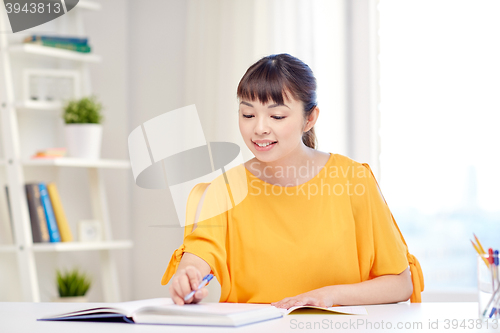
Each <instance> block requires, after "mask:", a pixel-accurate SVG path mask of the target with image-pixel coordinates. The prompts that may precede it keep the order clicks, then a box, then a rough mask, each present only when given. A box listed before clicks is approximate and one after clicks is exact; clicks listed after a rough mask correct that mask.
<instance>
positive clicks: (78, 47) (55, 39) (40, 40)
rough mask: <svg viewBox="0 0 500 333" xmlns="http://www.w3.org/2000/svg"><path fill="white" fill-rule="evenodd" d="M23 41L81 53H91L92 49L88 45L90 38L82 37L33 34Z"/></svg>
mask: <svg viewBox="0 0 500 333" xmlns="http://www.w3.org/2000/svg"><path fill="white" fill-rule="evenodd" d="M23 43H26V44H35V45H42V46H47V47H54V48H58V49H64V50H70V51H76V52H81V53H89V52H90V51H91V50H92V49H91V47H90V46H89V45H88V39H87V38H80V37H63V36H48V35H32V36H28V37H26V38H25V39H24V40H23Z"/></svg>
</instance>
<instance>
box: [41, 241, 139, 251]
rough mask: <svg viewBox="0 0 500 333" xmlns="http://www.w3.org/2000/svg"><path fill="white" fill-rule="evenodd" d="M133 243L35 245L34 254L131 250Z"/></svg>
mask: <svg viewBox="0 0 500 333" xmlns="http://www.w3.org/2000/svg"><path fill="white" fill-rule="evenodd" d="M132 246H133V242H132V241H129V240H119V241H110V242H63V243H35V244H33V247H32V249H33V251H34V252H69V251H97V250H120V249H130V248H132Z"/></svg>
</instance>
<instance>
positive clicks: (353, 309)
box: [279, 305, 368, 315]
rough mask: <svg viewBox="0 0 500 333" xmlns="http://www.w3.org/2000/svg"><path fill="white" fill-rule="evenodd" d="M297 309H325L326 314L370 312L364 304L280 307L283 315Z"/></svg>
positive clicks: (364, 313) (362, 313) (361, 313)
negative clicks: (324, 306)
mask: <svg viewBox="0 0 500 333" xmlns="http://www.w3.org/2000/svg"><path fill="white" fill-rule="evenodd" d="M297 309H318V310H322V311H324V312H325V313H324V314H328V312H332V313H340V314H351V315H366V314H368V312H366V308H365V307H363V306H332V307H329V308H322V307H319V306H313V305H301V306H293V307H291V308H289V309H279V310H280V311H281V312H282V313H283V315H288V314H290V313H291V312H293V311H295V310H297Z"/></svg>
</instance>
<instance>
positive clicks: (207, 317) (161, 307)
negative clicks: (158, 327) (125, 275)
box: [38, 298, 366, 326]
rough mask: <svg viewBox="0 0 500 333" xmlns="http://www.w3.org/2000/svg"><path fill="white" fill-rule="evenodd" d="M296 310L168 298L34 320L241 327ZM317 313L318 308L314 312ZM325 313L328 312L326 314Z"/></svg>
mask: <svg viewBox="0 0 500 333" xmlns="http://www.w3.org/2000/svg"><path fill="white" fill-rule="evenodd" d="M300 308H310V309H313V308H314V307H310V306H300V307H293V308H290V309H288V310H284V309H278V308H275V307H274V306H271V305H269V304H248V303H199V304H187V305H184V306H178V305H175V304H174V303H173V301H172V300H171V299H170V298H153V299H147V300H141V301H132V302H121V303H106V304H103V306H102V307H95V308H90V309H85V310H79V311H73V312H67V313H62V314H57V315H50V316H44V317H42V318H39V319H38V320H71V321H74V320H78V321H101V322H102V321H104V322H126V323H136V324H168V325H199V326H241V325H246V324H251V323H256V322H259V321H264V320H269V319H275V318H280V317H282V316H284V315H287V314H290V313H291V312H292V311H293V312H294V313H295V311H294V310H297V309H300ZM316 309H321V308H316ZM319 311H325V313H337V314H366V310H365V309H364V308H363V307H351V306H348V307H343V306H340V307H332V308H328V309H322V310H319ZM326 311H328V312H326Z"/></svg>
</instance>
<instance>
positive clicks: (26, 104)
mask: <svg viewBox="0 0 500 333" xmlns="http://www.w3.org/2000/svg"><path fill="white" fill-rule="evenodd" d="M16 109H21V110H40V111H60V110H62V103H61V102H39V101H23V102H19V103H16Z"/></svg>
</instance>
